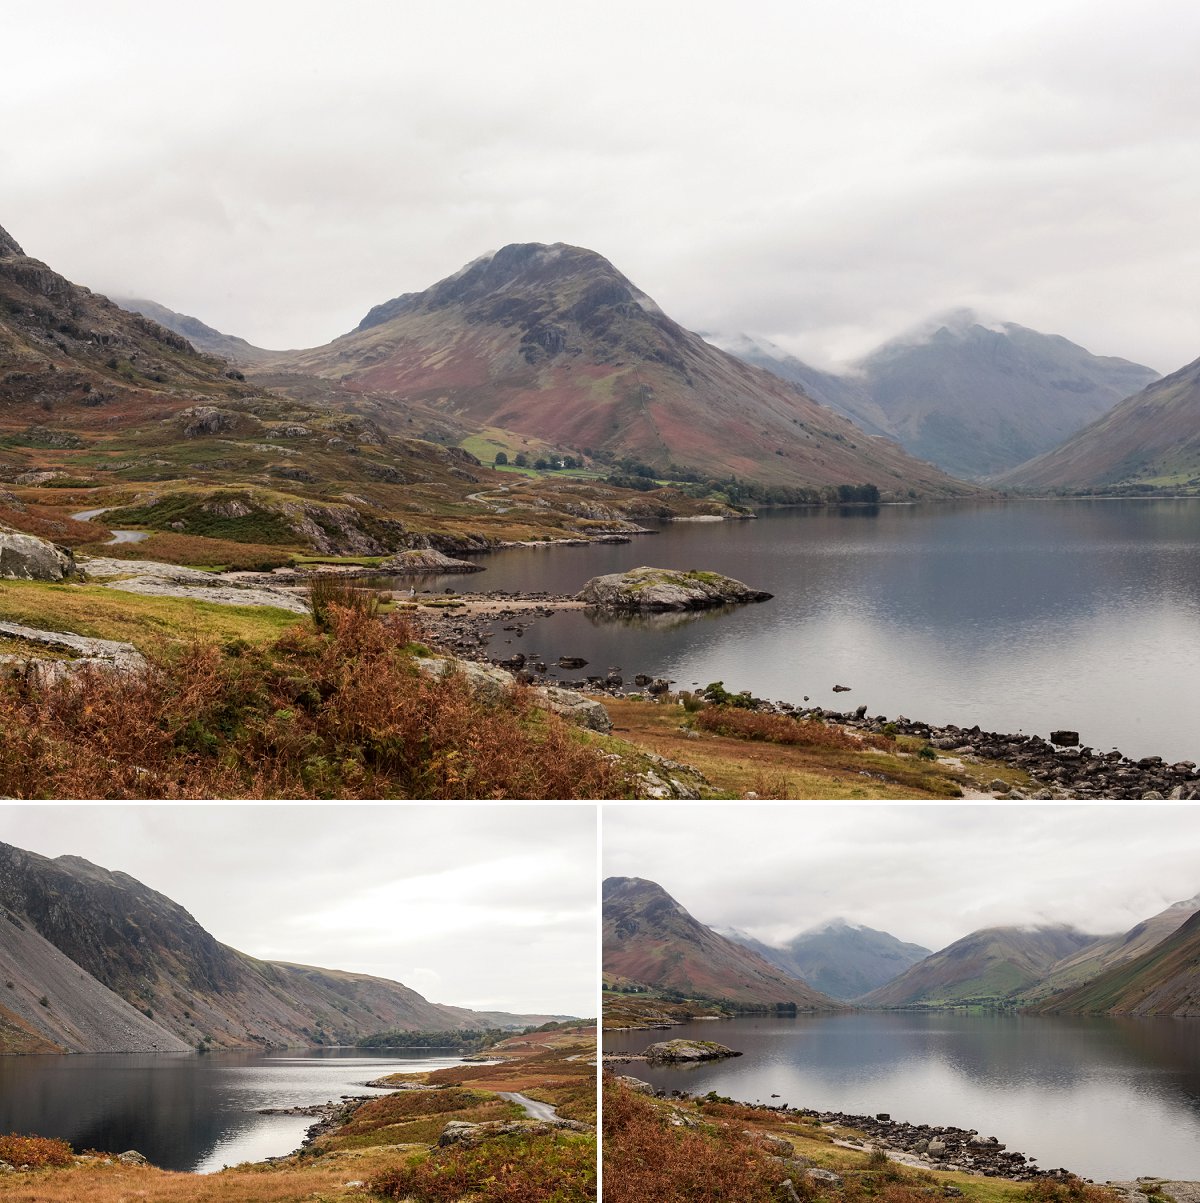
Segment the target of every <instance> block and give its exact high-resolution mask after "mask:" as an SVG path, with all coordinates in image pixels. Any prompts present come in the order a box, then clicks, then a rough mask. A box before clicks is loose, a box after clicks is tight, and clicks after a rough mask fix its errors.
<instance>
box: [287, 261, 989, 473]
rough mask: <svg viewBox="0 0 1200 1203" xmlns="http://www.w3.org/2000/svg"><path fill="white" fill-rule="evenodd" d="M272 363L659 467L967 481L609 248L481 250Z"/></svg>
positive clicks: (558, 441)
mask: <svg viewBox="0 0 1200 1203" xmlns="http://www.w3.org/2000/svg"><path fill="white" fill-rule="evenodd" d="M278 366H279V367H281V368H287V369H290V370H293V371H303V372H308V373H312V374H315V375H321V376H327V377H330V378H335V379H338V380H340V381H341V382H342V383H343V384H344V385H348V386H350V387H353V388H357V389H362V390H374V391H377V392H381V393H387V394H391V395H392V396H394V397H395V398H397V399H398V400H399V401H403V402H407V403H413V402H421V403H428V404H433V405H436V406H439V407H441V408H442V409H443V411H444V412H446V413H447V414H450V415H453V416H455V417H456V418H460V419H467V420H469V421H470V422H472V423H476V424H479V425H483V426H493V427H502V428H505V429H508V430H513V431H517V432H520V433H523V434H527V435H537V436H538V437H540V438H544V439H548V440H551V441H553V442H554V443H556V444H558V445H562V446H569V447H574V448H577V449H579V450H581V451H593V450H599V451H604V452H611V453H614V454H618V455H629V456H633V457H636V458H639V459H641V460H643V461H645V462H646V463H648V464H651V465H653V466H654V467H655V468H657V469H660V470H664V471H665V470H666V469H667V467H668V465H670V464H672V463H674V464H677V465H680V466H683V467H685V468H691V469H695V470H697V471H699V472H701V473H702V474H705V475H708V476H715V477H719V478H724V477H728V476H731V475H736V476H738V477H740V478H743V479H747V480H754V481H760V482H765V483H776V484H788V485H807V486H823V485H836V484H874V485H877V486H878V487H879V489H880V490H881V491H882V492H884V493H885V494H887V495H889V496H907V495H908V492H909V490H910V489H911V490H913V491H914V492H915V493H919V494H921V495H925V496H958V495H965V494H970V493H972V492H973V491H974V490H973V489H972V487H971V486H968V485H964V484H962V483H961V482H958V481H954V480H952V479H951V478H949V477H947V476H946V475H945V474H943V473H942V472H940V471H938V470H937V469H936V468H933V467H932V466H931V465H929V464H925V463H922V462H920V461H918V460H914V459H913V458H912V457H910V456H909V455H907V454H906V453H905V452H903V451H902V450H901V449H900V447H899V446H898V445H897V444H895V443H892V442H890V441H888V440H886V439H881V438H876V437H872V436H869V435H866V434H864V433H863V432H862V431H861V430H860V429H859V428H858V427H856V426H854V425H853V424H852V423H851V422H849V421H848V420H847V419H845V418H843V417H841V416H839V415H837V414H835V413H833V412H832V411H831V410H829V409H826V408H825V407H824V406H821V405H818V404H817V403H816V402H814V401H813V400H812V399H811V398H809V397H807V396H806V395H805V394H804V393H802V392H801V391H800V390H799V389H798V388H796V387H794V386H792V385H790V384H788V383H787V382H785V381H783V380H780V379H779V378H778V377H776V376H773V375H771V374H770V373H769V372H764V371H761V370H760V369H758V368H754V367H751V366H750V365H748V364H746V363H744V362H742V361H741V360H739V359H736V358H735V357H733V356H732V355H728V354H726V353H725V352H724V351H721V350H718V349H717V348H716V347H714V346H712V345H710V344H709V343H706V342H705V341H704V340H703V339H701V338H700V337H699V336H698V335H696V334H693V333H691V332H690V331H688V330H685V329H683V327H681V326H680V325H678V324H677V323H676V322H674V321H672V320H671V319H670V318H669V317H667V316H666V315H665V314H664V313H663V312H662V311H661V310H660V309H659V308H658V306H657V305H656V304H655V303H654V302H653V301H652V300H651V299H650V298H649V297H647V296H646V295H645V294H644V293H642V292H640V291H639V290H638V289H637V288H635V287H634V285H633V284H631V283H630V282H629V280H627V279H626V278H625V277H624V276H623V275H622V274H621V273H620V272H619V271H617V269H616V268H615V267H613V265H612V264H611V263H609V262H608V261H607V260H606V259H604V258H602V257H601V256H600V255H597V254H596V253H595V252H593V251H589V250H585V249H583V248H580V247H573V246H567V245H565V244H563V243H555V244H554V245H553V246H545V245H542V244H539V243H524V244H514V245H511V246H506V247H504V248H503V249H502V250H500V251H497V252H496V253H495V254H492V255H485V256H483V257H482V258H480V259H477V260H475V261H474V262H473V263H470V264H468V265H467V266H466V267H464V268H463V269H462V270H461V271H459V272H457V273H456V274H454V275H453V276H450V277H448V278H447V279H445V280H442V281H441V282H440V283H438V284H435V285H433V287H431V288H429V289H427V290H425V291H424V292H420V293H408V294H405V295H404V296H400V297H397V298H396V299H394V300H392V301H388V302H386V303H385V304H382V305H379V306H376V308H375V309H373V310H371V312H370V313H369V314H368V315H367V316H366V318H364V319H363V321H362V322H361V323H360V324H359V326H358V328H357V329H356V330H354V331H353V332H352V333H350V334H347V335H344V336H343V337H341V338H339V339H336V340H335V341H334V342H332V343H330V344H329V345H327V346H324V347H317V348H314V349H312V350H309V351H299V352H289V353H287V355H286V356H284V357H283V358H281V360H280V361H279V364H278ZM403 412H404V410H403V408H400V409H398V410H397V417H398V418H399V417H400V416H401V415H402V414H403Z"/></svg>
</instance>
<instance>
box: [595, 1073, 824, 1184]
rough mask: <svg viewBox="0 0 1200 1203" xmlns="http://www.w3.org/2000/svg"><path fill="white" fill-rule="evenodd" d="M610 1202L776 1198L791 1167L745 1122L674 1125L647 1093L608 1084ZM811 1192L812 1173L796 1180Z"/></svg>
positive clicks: (606, 1119)
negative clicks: (785, 1168) (783, 1167)
mask: <svg viewBox="0 0 1200 1203" xmlns="http://www.w3.org/2000/svg"><path fill="white" fill-rule="evenodd" d="M603 1148H604V1153H603V1156H604V1203H647V1200H654V1203H732V1201H734V1200H736V1201H737V1203H775V1201H776V1200H777V1198H778V1197H779V1196H778V1195H777V1187H778V1184H779V1183H780V1182H781V1181H782V1179H783V1178H784V1177H786V1174H784V1173H782V1172H781V1171H780V1167H779V1166H778V1164H777V1163H773V1162H771V1161H770V1160H769V1159H768V1157H767V1156H766V1154H765V1153H764V1152H763V1151H762V1150H761V1149H760V1148H759V1147H758V1146H757V1145H756V1144H755V1142H754V1141H753V1139H752V1138H751V1137H749V1136H747V1135H746V1133H745V1132H743V1131H741V1130H740V1129H739V1128H732V1127H725V1126H723V1125H720V1124H709V1125H703V1126H701V1127H699V1128H686V1127H674V1126H672V1125H671V1124H669V1123H668V1122H667V1119H666V1118H665V1116H664V1115H663V1114H662V1112H661V1111H660V1110H659V1108H657V1107H656V1106H655V1105H654V1104H653V1103H651V1102H650V1101H649V1100H648V1099H646V1098H645V1097H643V1096H642V1095H639V1094H636V1093H635V1092H634V1091H632V1090H629V1089H628V1088H627V1087H626V1086H624V1085H623V1084H622V1083H619V1082H616V1081H615V1080H613V1079H608V1080H606V1082H605V1087H604V1141H603ZM795 1186H796V1189H797V1190H798V1191H800V1192H801V1193H802V1197H804V1196H805V1195H807V1193H808V1187H807V1180H806V1179H801V1180H800V1181H798V1182H795Z"/></svg>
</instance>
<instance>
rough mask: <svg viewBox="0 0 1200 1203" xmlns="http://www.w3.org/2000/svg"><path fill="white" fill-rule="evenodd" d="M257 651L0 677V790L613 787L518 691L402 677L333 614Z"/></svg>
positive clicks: (222, 649)
mask: <svg viewBox="0 0 1200 1203" xmlns="http://www.w3.org/2000/svg"><path fill="white" fill-rule="evenodd" d="M319 613H320V626H321V627H323V628H324V629H317V630H314V629H313V628H312V626H311V625H304V624H301V625H297V626H296V627H294V628H292V629H290V630H289V631H287V632H286V633H285V634H284V635H283V636H282V637H280V638H278V639H277V640H275V641H274V642H273V643H271V644H269V645H266V646H257V647H256V646H251V645H249V644H247V643H245V642H243V641H237V640H234V641H229V642H227V643H226V644H224V645H223V646H217V645H214V644H193V645H191V646H188V647H187V648H185V649H184V650H183V651H182V652H179V653H177V654H174V655H167V654H162V655H158V656H154V657H152V658H151V661H150V664H149V667H148V668H147V669H146V670H145V671H144V672H139V673H114V672H109V671H95V672H90V673H84V674H82V675H79V676H74V677H72V678H68V679H66V680H61V681H58V682H55V683H51V684H47V685H39V684H38V683H36V682H35V681H31V680H21V679H13V678H10V679H9V680H7V681H4V682H3V683H0V793H3V794H7V795H9V796H11V797H26V798H38V797H40V798H80V797H84V798H130V797H148V798H188V797H200V798H212V797H226V798H244V797H290V798H313V797H316V798H357V797H414V798H487V797H518V798H570V797H617V796H622V795H623V794H625V793H627V792H628V787H627V783H626V782H625V780H624V775H623V773H622V772H621V771H620V769H619V768H618V767H616V766H615V765H614V763H613V762H612V761H611V760H610V759H606V758H605V757H604V755H603V754H602V753H601V752H599V751H598V750H596V749H595V748H592V747H589V746H587V745H586V744H585V743H584V742H583V741H582V740H581V739H580V737H579V735H578V733H577V731H576V730H575V729H574V728H573V727H571V726H570V725H569V724H567V723H565V722H563V721H562V720H560V719H558V718H557V717H555V716H553V715H549V714H545V713H543V712H541V711H539V710H537V709H535V708H534V706H533V705H532V704H531V702H530V700H529V698H528V696H527V695H526V694H525V693H523V692H522V691H520V690H514V691H513V692H512V693H510V694H508V695H506V696H504V697H501V698H498V699H496V700H493V701H485V700H483V699H481V698H480V697H478V696H476V695H475V694H474V693H472V691H471V689H470V688H469V687H468V685H467V684H466V682H465V681H463V680H461V679H459V678H458V677H456V676H454V675H449V676H446V677H442V678H433V677H431V676H430V675H428V674H426V673H423V672H421V671H419V670H418V668H417V666H416V662H415V659H414V656H413V654H412V650H411V648H410V647H409V644H410V642H411V631H410V629H409V628H408V627H407V626H406V625H405V623H404V622H403V621H402V620H400V619H397V618H379V617H376V616H374V615H372V614H370V613H367V612H364V610H363V609H355V608H350V607H347V606H344V605H341V604H337V603H336V602H334V603H330V604H328V605H327V606H325V607H324V608H323V609H321V608H320V607H319Z"/></svg>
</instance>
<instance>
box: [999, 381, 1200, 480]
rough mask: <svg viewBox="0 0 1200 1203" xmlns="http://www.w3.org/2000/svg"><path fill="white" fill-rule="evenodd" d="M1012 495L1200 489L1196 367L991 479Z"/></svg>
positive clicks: (1154, 386)
mask: <svg viewBox="0 0 1200 1203" xmlns="http://www.w3.org/2000/svg"><path fill="white" fill-rule="evenodd" d="M996 483H997V484H1001V485H1004V486H1007V487H1011V488H1019V489H1088V488H1111V487H1118V486H1125V487H1132V488H1136V487H1137V486H1139V485H1141V486H1145V485H1158V486H1169V487H1184V488H1187V489H1190V490H1193V491H1194V490H1196V489H1197V488H1200V359H1198V360H1196V361H1195V362H1194V363H1189V364H1188V365H1187V366H1186V367H1182V368H1180V369H1179V371H1177V372H1173V373H1172V374H1171V375H1170V376H1164V377H1163V378H1162V379H1161V380H1157V381H1155V382H1154V383H1153V384H1150V385H1148V386H1147V387H1146V388H1144V389H1142V390H1141V392H1139V393H1136V394H1134V395H1133V396H1131V397H1127V398H1126V399H1125V400H1124V401H1122V402H1121V403H1120V404H1119V405H1118V406H1116V408H1115V409H1113V410H1111V411H1110V412H1108V413H1106V414H1105V415H1104V416H1103V417H1102V418H1100V419H1099V421H1096V422H1093V423H1092V424H1091V425H1090V426H1087V427H1086V428H1085V429H1083V430H1081V431H1079V433H1078V434H1076V435H1074V436H1073V437H1071V438H1069V439H1068V440H1067V441H1066V442H1065V443H1063V444H1062V445H1061V446H1059V447H1055V448H1054V450H1052V451H1048V452H1047V453H1046V454H1044V455H1039V456H1038V457H1037V458H1036V459H1033V460H1030V461H1029V462H1028V463H1025V464H1021V465H1020V466H1019V467H1017V468H1014V469H1013V470H1012V471H1010V472H1006V473H1004V475H1002V476H1000V477H998V478H997V481H996Z"/></svg>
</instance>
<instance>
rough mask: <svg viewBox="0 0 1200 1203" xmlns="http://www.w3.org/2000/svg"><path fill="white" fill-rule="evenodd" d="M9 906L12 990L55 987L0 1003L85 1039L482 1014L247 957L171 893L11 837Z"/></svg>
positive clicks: (40, 1024)
mask: <svg viewBox="0 0 1200 1203" xmlns="http://www.w3.org/2000/svg"><path fill="white" fill-rule="evenodd" d="M0 907H2V908H3V910H4V914H5V917H6V918H7V920H8V921H7V922H5V923H0V949H2V950H3V952H2V953H0V960H2V961H3V963H4V964H5V965H6V966H12V967H13V969H14V971H15V976H14V977H13V980H17V979H18V978H19V981H20V988H19V989H14V990H13V991H12V992H11V997H12V998H13V999H22V1000H23V999H25V996H26V995H32V996H33V997H35V998H39V997H46V998H47V999H48V1005H45V1004H40V1003H39V1005H37V1006H35V1007H33V1008H30V1007H29V1006H28V1005H23V1006H21V1007H15V1006H13V1005H12V1003H11V1002H10V1001H7V1000H4V999H0V1006H5V1005H7V1006H9V1008H10V1010H13V1011H15V1012H16V1013H17V1015H18V1016H19V1018H20V1020H21V1021H23V1022H24V1023H25V1024H27V1025H29V1026H31V1027H33V1028H34V1029H36V1031H37V1032H38V1034H39V1035H41V1036H42V1037H44V1038H45V1039H47V1040H49V1041H51V1042H53V1043H55V1044H59V1045H62V1046H64V1047H68V1048H72V1049H78V1050H80V1051H98V1050H101V1049H110V1048H113V1047H116V1048H121V1047H125V1048H133V1049H141V1048H149V1047H160V1048H176V1047H187V1046H193V1047H194V1046H195V1045H196V1044H197V1043H198V1042H200V1041H204V1042H205V1043H208V1044H211V1046H213V1047H240V1046H248V1047H253V1046H267V1045H296V1044H320V1043H333V1042H345V1041H349V1040H353V1039H355V1038H356V1037H358V1036H362V1035H367V1034H369V1033H372V1032H378V1031H384V1030H397V1029H400V1030H405V1029H407V1030H432V1031H444V1030H446V1029H450V1028H458V1027H469V1026H474V1025H477V1024H479V1023H480V1021H481V1019H482V1016H478V1015H476V1014H475V1013H474V1012H472V1011H468V1010H464V1009H462V1008H458V1007H445V1006H439V1005H438V1004H436V1003H431V1002H428V1001H427V1000H426V999H424V998H422V996H421V995H419V994H418V993H416V991H414V990H410V989H409V988H408V987H407V986H403V985H401V984H400V983H398V982H390V981H386V980H384V979H382V978H375V977H369V976H367V975H364V974H355V973H344V972H341V971H338V970H331V969H318V968H315V967H313V966H308V965H292V964H287V963H283V962H271V961H260V960H256V959H255V958H253V957H249V956H246V955H245V954H244V953H240V952H237V951H236V950H234V949H232V948H229V947H227V946H226V945H224V944H221V943H220V942H219V941H217V940H216V939H214V938H213V937H212V936H211V935H210V934H209V933H208V932H206V931H205V930H204V928H202V927H201V926H200V925H199V924H198V923H197V922H196V920H195V919H194V918H193V917H192V916H191V915H190V914H188V912H187V911H186V910H184V909H183V907H181V906H179V904H178V903H175V902H172V901H171V899H169V898H167V897H166V896H165V895H163V894H160V893H158V892H157V891H155V890H152V889H150V888H149V887H148V886H145V885H143V884H142V883H141V882H139V881H137V880H136V879H134V878H132V877H130V876H128V875H127V874H125V873H119V872H110V871H109V870H107V869H102V868H100V867H99V866H97V865H93V864H91V863H90V862H89V861H86V860H84V859H82V858H81V857H76V856H60V857H57V858H56V859H54V860H50V859H48V858H46V857H43V856H38V855H37V854H36V853H32V852H25V851H22V850H21V849H19V848H14V847H12V846H11V845H8V844H0ZM5 993H9V991H6V992H5ZM26 1002H27V1000H26ZM131 1012H132V1014H130V1013H131ZM89 1017H90V1018H89ZM150 1021H153V1022H152V1023H151V1022H150Z"/></svg>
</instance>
